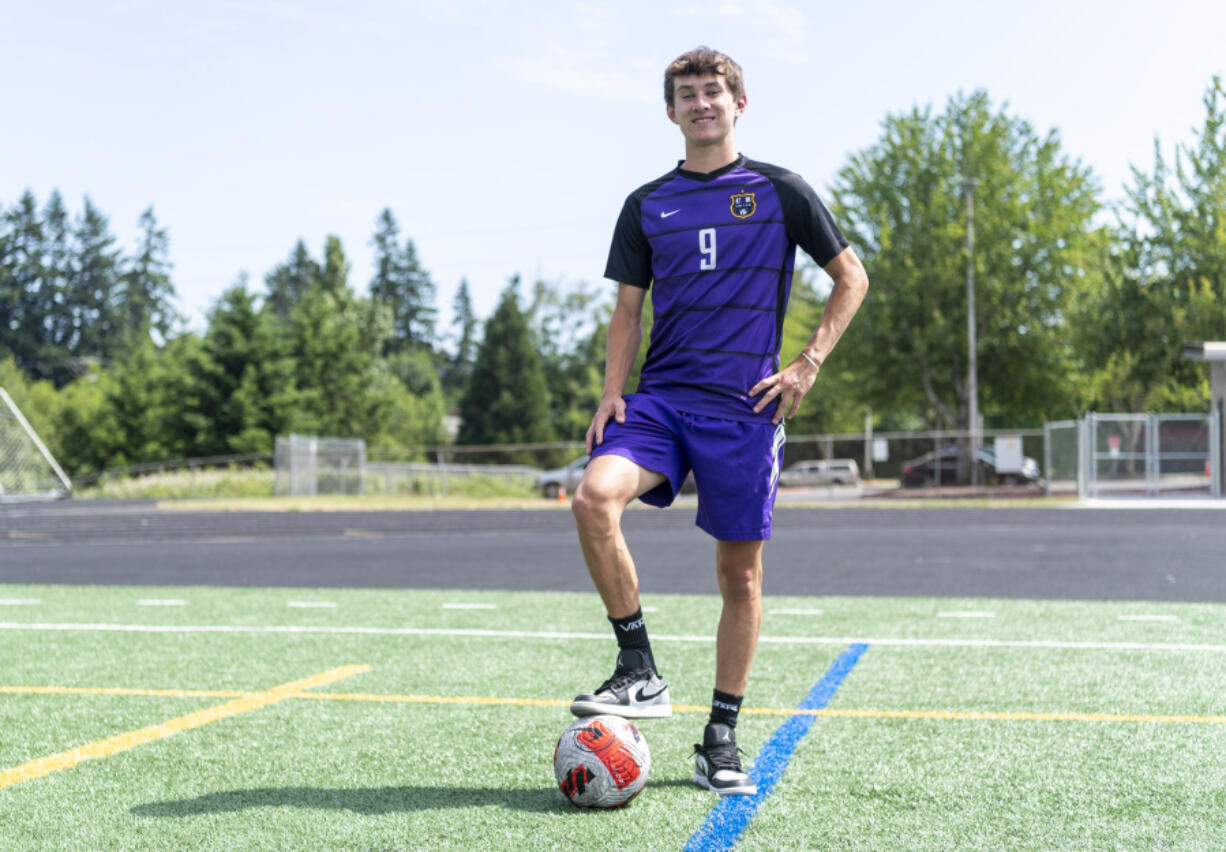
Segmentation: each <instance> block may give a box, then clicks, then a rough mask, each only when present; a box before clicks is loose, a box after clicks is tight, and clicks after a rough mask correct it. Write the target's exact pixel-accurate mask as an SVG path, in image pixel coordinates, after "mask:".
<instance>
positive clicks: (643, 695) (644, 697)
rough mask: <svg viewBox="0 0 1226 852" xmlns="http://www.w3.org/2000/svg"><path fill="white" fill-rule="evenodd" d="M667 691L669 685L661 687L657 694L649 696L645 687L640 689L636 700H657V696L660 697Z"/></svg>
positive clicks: (635, 697) (653, 693)
mask: <svg viewBox="0 0 1226 852" xmlns="http://www.w3.org/2000/svg"><path fill="white" fill-rule="evenodd" d="M666 689H668V684H664V686H662V687H660V688H659V689H657V690H656V691H655V692H652V693H650V694H649V693H648V692H647V691H646V690H645V689H644V688H643V687H639V691H638V694H637V695H635V696H634V700H635V701H650V700H651V699H653V698H655V697H656V696H657V695H659V694H660V693H661V692H663V691H664V690H666Z"/></svg>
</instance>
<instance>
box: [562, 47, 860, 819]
mask: <svg viewBox="0 0 1226 852" xmlns="http://www.w3.org/2000/svg"><path fill="white" fill-rule="evenodd" d="M664 102H665V104H666V108H667V112H668V117H669V119H671V120H672V121H673V122H674V123H675V124H676V125H677V126H678V127H679V128H680V129H681V134H682V136H684V137H685V159H684V160H683V161H681V162H680V163H679V164H678V166H677V167H676V168H674V169H673V170H672V171H670V172H668V173H667V174H665V175H663V176H662V177H659V178H656V179H655V180H653V181H651V182H650V183H647V184H644V185H643V186H641V187H639V188H638V189H637V190H635V191H634V192H633V193H631V195H630V196H629V197H628V198H627V199H626V202H625V205H624V206H623V207H622V211H621V215H620V217H619V219H618V221H617V227H616V230H615V232H614V236H613V244H612V248H611V249H610V252H609V260H608V265H607V266H606V268H605V276H606V277H608V278H610V279H612V280H613V281H616V282H618V291H617V302H616V306H615V308H614V312H613V316H612V319H611V320H610V322H609V335H608V347H607V351H606V357H605V381H604V392H603V396H602V399H601V401H600V405H599V407H598V408H597V409H596V414H595V416H594V417H593V418H592V423H591V426H590V427H589V428H588V431H587V449H588V452H589V453H590V454H591V455H592V460H591V463H590V464H589V465H588V467H587V470H586V472H585V473H584V476H583V481H582V482H581V483H580V484H579V488H578V489H577V490H576V492H575V496H574V502H573V508H574V514H575V519H576V523H577V526H578V532H579V543H580V546H581V547H582V550H583V556H584V560H585V561H586V562H587V567H588V572H589V573H590V574H591V577H592V581H593V583H594V584H595V586H596V589H597V591H598V592H599V593H600V597H601V600H602V601H603V603H604V606H605V609H606V611H607V613H608V617H609V621H610V622H612V624H613V631H614V634H615V635H616V637H617V642H618V651H619V652H618V656H617V663H616V668H615V671H614V672H613V676H612V677H611V678H609V679H608V680H606V681H605V682H604V683H603V684H601V685H600V686H599V687H598V688H597V689H596V691H595V692H593V693H589V694H584V695H580V696H578V697H577V698H575V700H574V702H573V703H572V704H571V712H572V713H574V714H575V715H576V716H586V715H591V714H596V713H613V714H616V715H619V716H625V717H629V718H652V717H661V716H668V715H671V713H672V704H671V700H670V698H669V692H668V684H667V683H666V682H665V681H664V679H663V678H662V677H661V676H660V674H659V670H658V668H657V667H656V663H655V658H654V656H653V655H652V651H651V645H650V643H649V641H648V638H647V629H646V627H645V626H644V621H643V614H642V611H641V608H640V606H639V594H638V576H637V573H636V571H635V566H634V561H633V559H631V556H630V553H629V551H628V549H627V547H626V541H625V538H623V536H622V532H621V516H622V513H623V511H624V509H625V508H626V506H627V505H629V503H630V502H631V501H632V500H634V499H635V498H638V499H641V500H643V501H644V502H646V503H648V504H651V505H654V506H667V505H669V504H670V503H671V502H672V501H673V498H674V496H675V495H676V494H677V493H678V491H679V490H680V489H681V484H682V482H684V481H685V479H686V476H687V474H688V473H689V471H690V470H693V472H694V480H695V483H696V484H697V486H698V517H697V524H698V526H699V527H700V528H701V529H703V530H704V531H706V532H707V533H708V534H710V535H711V536H712V537H713V538H715V540H716V544H715V568H716V577H717V579H718V582H719V590H720V594H721V596H722V598H723V609H722V613H721V615H720V620H719V627H718V630H717V633H716V663H715V690H714V693H713V696H712V701H711V716H710V719H709V721H708V724H707V726H706V728H705V730H704V731H703V736H702V742H701V743H699V744H698V745H696V746H695V747H694V752H695V754H694V758H695V759H694V762H695V772H694V781H695V782H696V783H697V784H699V785H700V786H702V787H705V788H707V789H709V790H713V791H715V792H716V793H719V794H721V795H735V794H750V795H752V794H753V793H755V792H756V786H755V785H754V783H753V781H752V779H751V778H750V777H749V775H748V774H747V773H745V772H744V771H742V769H741V761H740V757H739V752H738V749H737V746H736V722H737V715H738V713H739V712H740V708H741V701H742V700H743V698H744V695H745V688H746V684H747V683H748V679H749V668H750V663H751V662H752V660H753V656H754V650H755V648H756V646H757V642H758V631H759V627H760V625H761V621H762V599H761V596H762V547H763V543H764V541H765V540H766V539H768V538H770V535H771V514H772V510H773V507H774V501H775V492H776V487H777V482H778V478H779V466H780V462H781V453H782V451H783V443H784V428H783V420H784V418H785V416H788V417H790V416H793V415H794V414H795V413H796V411H797V408H798V407H799V405H800V401H801V400H802V399H803V398H804V396H805V394H806V393H808V391H809V389H810V388H811V387H812V386H813V382H814V380H815V379H816V378H817V373H818V370H819V369H820V368H821V365H822V362H823V361H825V360H826V357H827V356H828V355H829V354H830V351H831V350H832V349H833V348H834V345H835V343H836V342H837V341H838V339H839V337H840V336H841V335H842V334H843V331H844V329H846V328H847V325H848V323H849V322H850V321H851V318H852V316H853V315H854V314H855V312H856V310H857V308H858V307H859V306H860V302H861V301H862V300H863V298H864V294H865V291H866V290H867V288H868V277H867V275H866V274H865V272H864V268H863V266H861V264H860V261H859V259H858V258H857V257H856V254H855V252H853V251H852V249H850V248H849V247H848V245H847V241H846V240H845V239H844V238H843V235H842V233H841V232H840V231H839V229H838V227H837V226H836V225H835V223H834V221H833V220H832V219H831V217H830V214H829V212H828V211H827V210H826V208H825V207H824V206H823V204H822V202H821V201H820V200H818V197H817V195H816V193H814V191H813V189H812V188H811V187H810V186H809V185H808V184H807V183H805V181H804V180H803V179H801V178H800V177H799V176H798V175H796V174H794V173H792V172H789V171H787V170H786V169H782V168H779V167H778V166H772V165H768V164H766V163H761V162H757V161H755V160H750V159H747V158H745V157H744V156H743V155H740V154H738V153H737V149H736V144H735V142H734V141H733V131H734V129H735V125H736V121H737V119H738V118H739V117H740V116H741V115H742V114H743V113H744V112H745V107H746V104H747V103H748V100H747V98H746V95H745V86H744V83H743V80H742V75H741V68H740V66H738V65H737V64H736V63H735V62H733V61H732V60H731V59H730V58H728V57H727V56H725V55H724V54H722V53H719V52H717V51H714V50H710V49H708V48H705V47H704V48H698V49H696V50H691V51H689V52H687V53H685V54H683V55H681V56H680V57H678V58H677V59H676V60H675V61H673V62H672V63H671V64H670V65H669V66H668V68H667V69H666V70H665V73H664ZM805 108H806V109H811V108H813V105H812V103H810V102H809V101H806V102H805ZM797 246H800V247H801V248H803V249H804V250H805V251H806V252H807V253H808V254H809V256H810V257H812V258H813V259H814V260H815V261H816V262H817V263H818V264H819V265H820V266H822V267H823V268H824V269H825V270H826V272H827V273H829V274H830V277H831V278H832V279H833V281H834V287H833V289H832V290H831V293H830V297H829V299H828V301H827V303H826V308H825V311H824V312H823V314H822V318H821V321H820V323H819V324H818V327H817V330H816V331H815V332H814V334H813V336H812V337H811V338H810V339H809V342H808V343H807V344H806V345H805V347H804V348H803V349H802V350H801V352H800V353H799V354H798V355H796V356H795V358H794V359H793V360H792V361H790V362H789V363H787V364H786V365H782V366H781V363H780V351H779V350H780V346H781V343H782V332H783V317H784V312H785V311H786V309H787V302H788V295H789V291H790V288H791V283H792V270H793V263H794V260H795V254H796V247H797ZM648 290H650V291H651V293H652V300H653V301H652V307H653V310H654V317H655V319H654V325H653V327H652V332H651V345H650V347H649V349H648V352H647V359H646V362H645V363H644V365H643V370H642V376H641V379H640V382H639V387H638V392H637V393H635V394H631V395H628V396H623V391H624V389H625V384H626V380H627V378H628V377H629V374H630V369H631V367H632V365H633V363H634V359H635V356H636V354H637V352H638V348H639V342H640V340H641V338H642V322H641V315H642V309H643V302H644V299H645V298H646V296H647V293H648Z"/></svg>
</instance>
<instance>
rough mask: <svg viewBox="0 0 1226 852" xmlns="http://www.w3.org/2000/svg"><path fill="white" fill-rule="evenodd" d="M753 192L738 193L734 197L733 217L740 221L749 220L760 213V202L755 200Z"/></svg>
mask: <svg viewBox="0 0 1226 852" xmlns="http://www.w3.org/2000/svg"><path fill="white" fill-rule="evenodd" d="M755 194H756V193H753V192H738V193H736V194H735V195H733V196H732V215H733V216H735V217H736V218H738V219H748V218H749V217H750V216H752V215H753V214H754V213H757V212H758V202H757V201H755V200H754V195H755Z"/></svg>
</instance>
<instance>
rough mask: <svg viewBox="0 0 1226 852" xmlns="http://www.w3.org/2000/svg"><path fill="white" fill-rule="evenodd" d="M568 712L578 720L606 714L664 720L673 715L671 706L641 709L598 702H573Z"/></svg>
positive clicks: (649, 705) (653, 706)
mask: <svg viewBox="0 0 1226 852" xmlns="http://www.w3.org/2000/svg"><path fill="white" fill-rule="evenodd" d="M570 712H571V713H573V714H574V715H576V716H579V717H580V718H582V717H583V716H599V715H601V714H604V713H607V714H608V715H610V716H621V717H622V718H623V719H665V718H667V717H669V716H671V715H673V705H672V704H648V705H646V706H643V707H633V706H625V705H622V704H602V703H601V702H599V701H574V702H572V703H571V705H570Z"/></svg>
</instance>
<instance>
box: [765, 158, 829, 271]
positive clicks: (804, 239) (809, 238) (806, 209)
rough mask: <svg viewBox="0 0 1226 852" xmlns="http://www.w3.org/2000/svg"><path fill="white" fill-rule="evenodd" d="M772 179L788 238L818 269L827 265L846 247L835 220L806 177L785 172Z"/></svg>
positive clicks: (774, 175)
mask: <svg viewBox="0 0 1226 852" xmlns="http://www.w3.org/2000/svg"><path fill="white" fill-rule="evenodd" d="M769 177H770V178H771V181H772V182H773V183H774V184H775V191H776V192H777V193H778V194H779V202H780V204H781V205H782V207H783V218H784V222H785V223H786V226H787V234H788V239H790V240H791V241H792V242H794V243H796V245H798V246H800V247H801V248H802V249H804V250H805V253H806V254H808V255H809V257H811V258H813V259H814V260H815V261H817V265H818V266H825V265H826V264H827V263H829V262H830V261H831V260H833V259H834V257H835V255H837V254H838V253H839V252H841V251H842V250H843V249H845V248H847V239H846V238H845V237H844V236H843V232H842V231H840V230H839V226H838V225H836V224H835V222H834V217H833V216H831V215H830V211H829V210H827V209H826V205H825V204H822V200H821V199H820V198H818V197H817V193H816V192H814V191H813V187H811V186H809V184H808V182H806V181H805V179H804V178H802V177H801V176H800V175H798V174H796V173H795V172H789V171H786V170H784V169H777V170H775V171H774V173H773V174H771V175H769Z"/></svg>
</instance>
